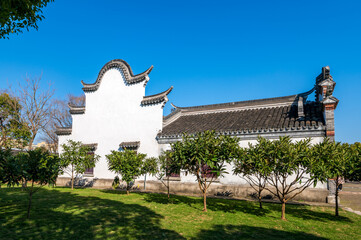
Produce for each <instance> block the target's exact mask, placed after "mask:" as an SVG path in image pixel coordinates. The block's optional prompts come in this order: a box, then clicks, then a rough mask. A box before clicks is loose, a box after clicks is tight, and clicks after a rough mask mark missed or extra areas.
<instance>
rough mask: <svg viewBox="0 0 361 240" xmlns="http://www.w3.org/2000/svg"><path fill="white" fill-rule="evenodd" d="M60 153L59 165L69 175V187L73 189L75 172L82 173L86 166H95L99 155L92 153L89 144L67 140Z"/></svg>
mask: <svg viewBox="0 0 361 240" xmlns="http://www.w3.org/2000/svg"><path fill="white" fill-rule="evenodd" d="M61 147H62V150H63V151H62V153H61V155H60V159H61V166H62V169H63V171H64V172H65V173H67V174H69V175H70V176H71V189H72V190H73V189H74V177H75V174H83V173H84V172H85V170H86V169H87V168H93V167H95V164H96V162H97V161H98V160H99V156H98V155H96V154H92V152H91V149H90V147H89V146H86V145H83V144H82V142H76V141H73V140H68V142H67V144H62V145H61Z"/></svg>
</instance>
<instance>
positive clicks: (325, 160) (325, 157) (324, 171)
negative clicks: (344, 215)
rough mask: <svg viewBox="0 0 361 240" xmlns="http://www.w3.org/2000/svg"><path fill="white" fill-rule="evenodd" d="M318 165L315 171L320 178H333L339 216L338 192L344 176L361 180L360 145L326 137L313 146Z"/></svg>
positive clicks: (336, 209) (336, 210)
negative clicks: (334, 140) (333, 140)
mask: <svg viewBox="0 0 361 240" xmlns="http://www.w3.org/2000/svg"><path fill="white" fill-rule="evenodd" d="M313 158H314V159H315V161H316V162H317V165H315V167H314V168H313V173H314V174H315V175H317V176H318V177H319V178H322V179H323V180H325V179H332V180H331V181H334V183H335V193H334V194H335V204H336V208H335V215H336V216H338V215H339V212H338V193H339V188H340V185H341V184H342V182H343V181H342V178H346V179H352V180H356V181H360V180H361V179H360V177H359V176H360V145H359V143H355V144H353V145H350V144H347V143H343V144H342V143H340V142H332V141H330V140H329V139H328V138H325V139H324V141H323V142H321V143H318V144H316V145H315V146H314V147H313Z"/></svg>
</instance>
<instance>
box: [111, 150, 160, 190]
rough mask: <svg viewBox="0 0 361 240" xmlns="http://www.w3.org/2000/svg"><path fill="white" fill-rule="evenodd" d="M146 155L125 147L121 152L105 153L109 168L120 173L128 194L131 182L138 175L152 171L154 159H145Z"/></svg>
mask: <svg viewBox="0 0 361 240" xmlns="http://www.w3.org/2000/svg"><path fill="white" fill-rule="evenodd" d="M146 156H147V155H146V154H142V153H137V152H135V151H132V150H127V149H125V150H124V151H121V152H119V151H112V152H111V154H109V155H106V158H107V160H108V168H109V170H110V171H112V172H114V173H116V174H120V175H121V178H122V181H124V182H126V184H127V195H129V191H130V188H131V185H130V183H131V182H134V181H135V179H136V178H137V177H139V176H140V175H143V174H146V173H153V172H154V168H153V167H154V161H153V159H150V160H146ZM152 162H153V163H152Z"/></svg>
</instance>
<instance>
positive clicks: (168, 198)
mask: <svg viewBox="0 0 361 240" xmlns="http://www.w3.org/2000/svg"><path fill="white" fill-rule="evenodd" d="M167 181H168V184H167V190H168V200H169V176H168V180H167Z"/></svg>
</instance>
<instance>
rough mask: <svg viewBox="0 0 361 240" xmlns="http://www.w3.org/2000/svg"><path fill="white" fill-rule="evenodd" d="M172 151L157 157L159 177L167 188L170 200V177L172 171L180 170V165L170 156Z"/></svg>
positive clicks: (157, 175)
mask: <svg viewBox="0 0 361 240" xmlns="http://www.w3.org/2000/svg"><path fill="white" fill-rule="evenodd" d="M170 155H171V152H165V153H162V154H161V155H160V156H159V157H158V159H157V163H158V164H157V167H158V168H157V174H156V177H157V179H158V180H159V181H160V182H161V183H162V184H163V185H164V186H165V187H166V188H167V193H168V200H169V196H170V194H169V191H170V183H169V178H170V177H171V175H172V173H178V172H180V165H179V164H178V163H177V162H176V161H174V159H173V158H172V157H171V156H170Z"/></svg>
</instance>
